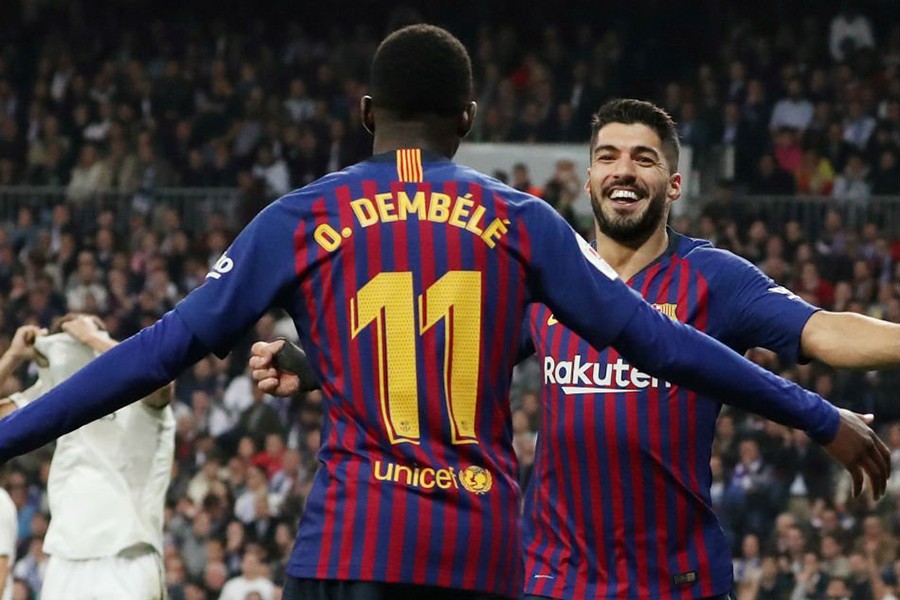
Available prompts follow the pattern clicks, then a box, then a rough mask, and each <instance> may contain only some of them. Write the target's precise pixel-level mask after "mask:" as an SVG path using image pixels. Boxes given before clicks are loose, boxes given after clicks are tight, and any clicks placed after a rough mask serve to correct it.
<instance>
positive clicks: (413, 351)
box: [176, 150, 639, 597]
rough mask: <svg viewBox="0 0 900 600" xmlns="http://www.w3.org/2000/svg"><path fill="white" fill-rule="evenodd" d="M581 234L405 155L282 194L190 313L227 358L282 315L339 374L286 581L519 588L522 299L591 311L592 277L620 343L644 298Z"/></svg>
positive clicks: (507, 192) (329, 389)
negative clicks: (514, 390) (515, 389)
mask: <svg viewBox="0 0 900 600" xmlns="http://www.w3.org/2000/svg"><path fill="white" fill-rule="evenodd" d="M579 240H580V238H577V236H576V235H575V234H574V233H573V232H571V230H570V229H569V228H568V226H566V225H565V224H564V222H563V221H562V220H561V219H560V218H558V215H556V214H555V212H554V211H553V210H552V209H551V208H550V207H549V206H547V205H546V204H545V203H543V202H542V201H540V200H537V199H535V198H533V197H531V196H528V195H526V194H522V193H520V192H517V191H515V190H513V189H512V188H509V187H506V186H504V185H503V184H501V183H500V182H498V181H496V180H493V179H491V178H489V177H486V176H484V175H481V174H480V173H477V172H475V171H473V170H471V169H468V168H466V167H461V166H458V165H456V164H454V163H452V162H451V161H449V160H446V159H444V158H441V157H438V156H434V155H429V154H427V153H425V152H422V151H420V150H399V151H397V152H390V153H387V154H382V155H378V156H375V157H373V158H372V159H370V160H368V161H365V162H363V163H360V164H358V165H355V166H353V167H350V168H348V169H346V170H344V171H342V172H340V173H336V174H332V175H330V176H327V177H325V178H323V179H321V180H319V181H318V182H314V183H313V184H311V185H309V186H307V187H305V188H303V189H301V190H298V191H296V192H294V193H291V194H288V195H287V196H285V197H283V198H282V199H280V200H278V201H277V202H275V203H274V204H273V205H272V206H270V207H268V208H267V209H266V210H265V211H264V212H263V213H262V214H261V215H259V216H258V217H257V219H256V220H254V221H253V223H251V224H250V225H249V226H248V228H247V229H246V230H245V231H244V232H242V234H241V235H240V236H239V237H238V238H237V240H236V241H235V242H234V244H233V245H232V246H231V247H230V248H229V249H228V250H227V251H226V253H225V254H224V255H223V257H222V258H221V259H220V260H219V262H218V263H217V264H216V266H215V267H214V269H213V270H212V271H211V272H210V275H209V278H208V281H207V283H206V284H205V285H203V286H201V287H200V288H199V289H198V290H196V291H195V292H193V294H192V296H193V297H189V298H187V299H186V300H185V301H184V302H183V303H182V304H180V305H179V307H178V308H177V309H176V312H178V314H179V315H181V317H182V318H183V319H184V321H185V322H186V323H187V324H188V326H189V327H190V328H191V330H192V331H193V332H194V333H195V334H196V335H197V337H198V338H200V339H201V340H202V341H203V343H204V344H205V345H206V346H207V347H209V348H211V349H214V350H216V351H219V352H222V351H224V350H225V349H227V348H228V347H229V346H230V344H231V343H232V342H233V340H234V338H235V337H236V336H237V335H239V334H240V332H243V331H244V330H245V329H246V328H247V327H248V324H252V323H253V322H254V321H255V320H256V319H258V318H259V317H260V315H261V314H262V312H263V311H264V310H266V309H267V308H268V307H269V306H270V305H273V304H274V305H276V306H282V307H284V308H285V309H286V310H287V311H288V312H289V313H290V314H291V316H292V317H293V319H294V322H295V324H296V326H297V330H298V332H299V334H300V336H301V341H302V343H303V346H304V348H305V349H306V350H307V353H308V355H309V358H310V360H311V363H312V365H313V367H314V368H315V370H316V371H317V376H318V377H319V380H320V381H321V382H323V393H324V396H325V409H326V410H325V421H324V426H323V431H322V446H321V451H320V453H319V460H320V462H321V464H322V466H321V468H320V469H319V471H318V473H317V475H316V478H315V481H314V484H313V487H312V490H311V492H310V495H309V498H308V500H307V504H306V510H305V513H304V515H303V517H302V521H301V524H300V529H299V532H298V536H297V540H296V545H295V548H294V551H293V554H292V556H291V559H290V562H289V565H288V569H287V571H288V573H289V574H290V575H292V576H295V577H304V578H319V579H343V580H347V579H349V580H374V581H386V582H406V583H416V584H427V585H436V586H442V587H450V588H462V589H471V590H480V591H486V592H490V593H497V594H503V595H506V596H509V597H518V596H519V595H520V594H521V590H522V582H523V579H522V577H523V574H522V552H521V535H520V529H519V519H518V517H519V512H518V509H517V506H518V500H519V490H518V487H517V484H516V465H515V457H514V453H513V449H512V434H511V427H510V418H509V417H510V414H509V413H510V408H509V399H508V392H509V382H510V373H511V371H512V368H513V365H514V363H515V360H516V355H515V350H516V348H517V346H518V342H519V336H520V332H521V326H522V323H523V321H524V318H525V310H526V306H527V305H528V303H529V302H531V301H532V300H533V299H536V298H547V301H551V300H554V299H555V302H556V303H557V304H558V305H559V306H560V307H568V310H570V311H571V312H572V313H578V314H580V315H586V314H587V313H586V312H585V311H586V306H589V305H590V304H588V305H584V303H583V301H582V300H581V299H580V296H577V297H576V296H575V295H569V293H568V290H567V287H568V286H567V285H566V283H565V282H567V281H568V280H570V279H571V278H578V279H580V280H582V281H583V280H584V279H585V277H586V276H587V277H588V278H590V277H591V276H592V275H591V272H593V273H594V274H595V275H596V278H597V280H598V285H599V286H600V288H601V289H603V290H605V291H604V293H603V294H602V296H603V297H605V298H606V300H604V301H603V303H604V307H603V310H604V313H605V316H604V318H603V319H602V320H600V321H598V322H597V324H596V326H595V327H594V330H595V331H596V332H597V335H598V339H599V340H605V341H606V342H607V343H608V342H609V341H611V340H612V339H613V338H614V337H615V336H616V335H618V333H619V331H620V330H621V329H622V328H623V327H624V325H625V323H626V322H627V321H628V320H629V319H630V317H631V315H632V314H634V306H635V304H636V303H637V302H638V301H639V298H638V297H637V295H636V294H633V292H632V291H631V290H629V289H628V288H627V286H625V285H624V284H623V283H622V282H621V281H620V280H617V279H615V275H614V273H612V272H611V271H608V267H606V266H605V265H602V264H600V263H599V262H598V259H597V258H596V255H592V250H591V249H590V248H587V249H586V250H585V249H584V248H583V245H584V242H583V241H579ZM536 246H538V247H537V248H536ZM579 248H582V250H581V251H579ZM564 257H565V260H564ZM573 260H574V261H576V262H581V263H582V264H581V266H580V267H578V268H580V269H581V270H580V271H578V270H575V271H570V272H566V270H565V269H560V268H559V267H558V266H557V263H559V264H561V263H563V262H567V261H573ZM591 262H596V263H597V264H598V265H599V266H600V267H602V268H605V269H607V276H603V275H601V274H600V273H599V272H597V266H590V263H591ZM585 269H588V270H589V271H590V272H588V271H585ZM607 288H608V289H607ZM563 310H566V309H565V308H563ZM582 320H584V318H583V317H582Z"/></svg>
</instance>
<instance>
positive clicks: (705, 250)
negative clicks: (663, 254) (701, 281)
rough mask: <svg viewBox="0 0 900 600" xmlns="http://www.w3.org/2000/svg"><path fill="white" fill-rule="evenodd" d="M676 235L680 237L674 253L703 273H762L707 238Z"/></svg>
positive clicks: (727, 274)
mask: <svg viewBox="0 0 900 600" xmlns="http://www.w3.org/2000/svg"><path fill="white" fill-rule="evenodd" d="M676 235H678V236H679V238H680V240H679V243H678V247H677V249H676V254H677V255H678V256H679V257H680V258H682V259H684V260H688V261H690V263H691V265H692V266H694V267H695V268H697V269H698V270H700V271H701V272H702V273H703V274H704V275H707V274H709V275H714V276H718V277H722V276H724V277H728V276H730V275H735V274H741V273H748V272H752V273H758V274H760V275H761V274H762V271H760V270H759V269H758V268H757V267H756V266H755V265H754V264H753V263H751V262H750V261H748V260H747V259H745V258H742V257H740V256H738V255H737V254H735V253H733V252H731V251H729V250H722V249H721V248H716V247H715V246H714V245H713V243H712V242H710V241H709V240H704V239H699V238H692V237H688V236H685V235H681V234H676Z"/></svg>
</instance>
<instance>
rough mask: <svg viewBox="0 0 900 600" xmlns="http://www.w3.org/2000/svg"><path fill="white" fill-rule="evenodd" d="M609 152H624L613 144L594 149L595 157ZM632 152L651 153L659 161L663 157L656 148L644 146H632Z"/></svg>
mask: <svg viewBox="0 0 900 600" xmlns="http://www.w3.org/2000/svg"><path fill="white" fill-rule="evenodd" d="M609 150H612V151H615V152H621V151H622V149H621V148H619V147H618V146H613V145H612V144H603V145H602V146H597V147H596V148H594V156H596V155H597V153H598V152H602V151H609ZM631 152H632V153H637V154H641V153H644V152H649V153H650V154H652V155H653V156H655V157H656V158H657V159H660V158H661V157H662V155H661V154H660V153H659V151H658V150H657V149H656V148H654V147H653V146H644V145H637V146H632V147H631Z"/></svg>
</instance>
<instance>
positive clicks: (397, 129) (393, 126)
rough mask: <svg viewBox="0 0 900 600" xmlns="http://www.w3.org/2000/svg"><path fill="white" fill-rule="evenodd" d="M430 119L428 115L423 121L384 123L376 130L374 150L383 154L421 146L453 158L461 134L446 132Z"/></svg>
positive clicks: (423, 148)
mask: <svg viewBox="0 0 900 600" xmlns="http://www.w3.org/2000/svg"><path fill="white" fill-rule="evenodd" d="M428 121H429V118H428V117H426V118H425V119H424V120H423V121H394V122H391V123H384V124H382V125H381V126H380V127H378V128H377V129H376V130H375V142H374V144H373V152H374V153H375V154H382V153H384V152H391V151H393V150H398V149H400V148H421V149H422V150H428V151H430V152H434V153H435V154H440V155H441V156H445V157H447V158H451V159H452V158H453V156H454V155H455V154H456V151H457V149H459V142H460V138H459V136H458V135H456V134H455V133H453V134H448V133H445V131H444V130H445V128H444V127H436V126H434V124H433V123H429V122H428Z"/></svg>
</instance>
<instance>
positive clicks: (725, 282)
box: [251, 100, 900, 600]
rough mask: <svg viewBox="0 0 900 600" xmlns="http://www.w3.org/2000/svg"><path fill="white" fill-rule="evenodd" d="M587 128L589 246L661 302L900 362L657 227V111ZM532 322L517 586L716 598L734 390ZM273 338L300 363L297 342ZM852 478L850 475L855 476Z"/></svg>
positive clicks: (671, 311)
mask: <svg viewBox="0 0 900 600" xmlns="http://www.w3.org/2000/svg"><path fill="white" fill-rule="evenodd" d="M591 139H592V143H591V166H590V169H589V181H588V183H587V186H586V187H587V190H588V191H589V193H590V195H591V201H592V206H593V210H594V214H595V217H596V236H597V240H598V247H597V249H598V252H599V254H600V255H601V257H603V258H604V259H605V260H606V261H607V262H608V263H609V264H610V265H612V266H613V268H615V270H616V271H617V272H618V274H619V276H620V277H621V278H622V279H623V280H625V281H627V282H628V284H629V285H630V286H631V287H632V288H634V289H635V290H637V291H639V292H640V293H641V294H642V295H643V296H644V297H645V299H647V300H648V301H649V302H651V303H653V304H654V305H655V306H656V307H657V309H658V310H660V311H661V312H663V313H664V314H666V315H668V316H669V317H671V318H673V319H677V320H679V321H682V322H686V323H689V324H691V325H693V326H694V327H697V328H699V329H701V330H705V331H706V333H708V334H710V335H712V336H714V337H717V338H718V339H720V340H721V341H723V342H725V343H727V344H728V345H730V346H731V347H732V348H734V349H736V350H738V351H745V350H747V349H748V348H750V347H754V346H764V347H767V348H770V349H772V350H774V351H776V352H778V353H779V354H780V355H781V356H782V357H784V358H785V359H786V360H789V361H795V360H797V359H798V358H799V357H800V356H803V357H807V358H817V359H819V360H823V361H825V362H827V363H829V364H832V365H834V366H841V367H857V368H860V367H865V368H883V367H891V366H898V365H900V342H898V341H900V326H897V325H893V324H889V323H886V322H882V321H877V320H874V319H870V318H867V317H863V316H860V315H856V314H850V313H838V314H836V313H829V312H825V311H819V310H818V309H816V308H815V307H813V306H810V305H809V304H807V303H805V302H803V301H802V300H800V299H799V298H798V297H797V296H795V295H793V294H791V293H790V292H789V291H788V290H786V289H784V288H780V287H778V286H777V285H776V284H775V283H773V282H772V281H771V280H770V279H768V278H767V277H766V276H765V275H763V274H762V273H761V272H759V271H758V270H757V269H756V268H755V267H753V266H752V265H750V264H749V263H747V262H746V261H745V260H743V259H741V258H738V257H737V256H734V255H733V254H730V253H728V252H724V251H721V250H716V249H714V248H713V247H712V246H711V245H710V244H709V243H708V242H706V241H703V240H696V239H691V238H687V237H685V236H682V235H679V234H677V233H675V232H674V231H672V230H670V229H668V228H667V227H666V221H667V218H668V213H669V207H670V205H671V203H672V202H674V201H676V200H678V198H679V197H680V195H681V176H680V175H679V174H678V173H677V172H676V166H677V164H678V153H679V146H678V139H677V136H676V133H675V127H674V123H673V122H672V120H671V118H670V117H669V116H668V115H667V114H666V113H665V112H664V111H662V110H661V109H659V108H657V107H656V106H654V105H652V104H650V103H648V102H642V101H638V100H615V101H612V102H610V103H608V104H606V105H604V106H603V107H602V108H601V109H600V111H599V112H598V113H597V114H596V115H595V118H594V122H593V135H592V137H591ZM528 317H529V318H528V320H527V322H526V327H525V331H524V337H526V338H528V339H527V341H526V343H525V352H524V353H530V352H532V351H536V352H537V354H538V357H539V359H540V362H541V363H542V365H543V372H544V387H543V397H542V402H543V404H544V408H545V410H543V411H542V413H541V414H542V417H541V418H542V421H541V425H540V435H539V436H538V441H537V449H536V457H535V464H534V471H533V475H532V479H531V482H530V485H529V489H528V490H527V491H526V506H525V512H524V536H525V539H524V542H525V549H526V550H525V557H526V560H525V567H526V573H525V575H526V579H525V592H526V594H529V595H530V598H532V599H536V598H544V597H549V598H561V599H573V600H574V599H583V598H668V597H672V596H676V597H681V598H717V597H720V598H725V597H727V595H728V594H729V593H730V592H731V590H732V587H733V576H732V565H731V553H730V551H729V547H728V543H727V541H726V539H725V536H724V534H723V532H722V529H721V528H720V527H719V524H718V521H717V519H716V516H715V515H714V514H713V512H712V509H711V506H710V494H709V488H710V478H711V476H710V469H709V461H710V454H711V445H712V440H713V435H714V432H715V421H716V416H717V415H718V412H719V409H720V406H721V403H723V402H724V403H728V402H729V401H731V400H733V398H711V397H705V396H701V395H698V394H696V393H694V392H691V391H688V390H686V389H683V388H680V387H676V386H673V385H670V384H669V383H667V382H665V381H663V380H661V379H657V378H652V377H649V376H648V375H646V374H644V373H641V372H640V371H638V370H637V369H635V368H633V367H632V366H631V365H629V364H628V363H627V362H626V361H624V360H623V358H622V357H621V355H620V354H619V353H618V352H617V351H616V350H614V349H612V348H604V349H601V350H598V349H595V348H593V347H591V346H590V345H589V344H588V343H587V342H586V341H584V340H583V339H582V338H580V337H579V336H578V335H576V334H575V333H574V332H572V331H571V330H569V329H568V328H566V327H565V326H564V325H562V324H561V323H559V322H558V321H557V320H556V318H555V317H554V315H553V314H552V313H551V311H550V310H549V309H548V308H547V307H546V306H543V305H538V304H535V305H533V306H532V308H530V309H529V314H528ZM597 318H603V315H602V314H601V313H598V314H597ZM282 347H283V342H281V341H278V342H273V343H268V344H267V343H262V342H259V343H257V344H255V345H254V348H253V354H254V356H253V357H252V358H251V367H252V368H253V377H254V379H256V380H257V382H258V383H259V385H260V387H261V388H263V389H264V390H265V391H267V392H274V393H281V394H284V393H287V392H292V391H296V389H297V387H298V386H299V383H300V381H299V380H298V379H297V378H292V377H291V376H290V374H288V373H286V372H285V371H284V370H276V369H273V368H271V366H270V365H271V360H272V355H273V354H274V353H277V352H279V351H280V350H281V349H282ZM284 347H286V348H289V349H290V350H291V353H293V356H294V357H295V358H294V362H293V367H292V370H295V372H300V371H301V370H302V367H303V364H302V360H299V358H300V357H299V355H297V354H296V349H295V348H292V347H291V346H284ZM524 353H523V354H524ZM289 356H291V354H288V353H285V355H284V358H283V359H282V361H281V362H280V363H279V364H280V366H281V367H282V369H284V368H285V366H286V364H285V363H286V362H287V360H285V359H288V357H289ZM280 358H281V357H280ZM305 372H306V373H308V370H307V371H305ZM303 383H304V384H306V383H307V382H306V381H304V382H303ZM745 408H747V407H745ZM757 408H758V410H759V411H760V412H763V413H764V412H765V411H764V408H765V407H763V406H762V405H759V406H758V407H757ZM769 416H771V415H769ZM865 418H866V420H868V421H871V416H867V417H865ZM776 420H779V419H776ZM878 443H880V442H878ZM826 448H827V447H826ZM855 479H856V485H860V484H861V479H860V474H859V473H857V474H856V475H855ZM876 485H877V484H876ZM878 493H879V492H878V491H877V489H876V494H878Z"/></svg>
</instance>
